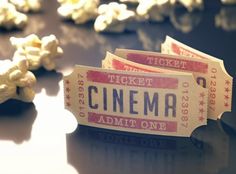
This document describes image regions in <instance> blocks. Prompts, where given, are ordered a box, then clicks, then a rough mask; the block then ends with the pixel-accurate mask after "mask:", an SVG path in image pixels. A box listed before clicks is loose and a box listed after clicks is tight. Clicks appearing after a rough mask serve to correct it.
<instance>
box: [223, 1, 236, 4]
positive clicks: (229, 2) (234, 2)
mask: <svg viewBox="0 0 236 174" xmlns="http://www.w3.org/2000/svg"><path fill="white" fill-rule="evenodd" d="M221 2H222V4H227V5H232V4H236V0H221Z"/></svg>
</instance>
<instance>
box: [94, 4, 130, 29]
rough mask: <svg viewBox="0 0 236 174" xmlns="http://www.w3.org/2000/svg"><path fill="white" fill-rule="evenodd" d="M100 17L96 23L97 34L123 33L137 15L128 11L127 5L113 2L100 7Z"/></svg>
mask: <svg viewBox="0 0 236 174" xmlns="http://www.w3.org/2000/svg"><path fill="white" fill-rule="evenodd" d="M98 13H99V16H98V17H97V18H96V20H95V23H94V29H95V31H97V32H104V31H110V32H123V31H124V30H125V28H126V24H127V23H128V22H130V21H131V20H132V19H133V18H134V16H135V13H134V12H133V11H131V10H128V9H127V5H125V4H119V3H117V2H111V3H109V4H102V5H100V6H99V7H98Z"/></svg>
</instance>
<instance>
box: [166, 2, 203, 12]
mask: <svg viewBox="0 0 236 174" xmlns="http://www.w3.org/2000/svg"><path fill="white" fill-rule="evenodd" d="M170 2H171V4H175V3H177V2H179V3H180V4H182V5H183V6H184V7H186V8H187V9H188V11H193V10H194V9H202V8H203V0H170Z"/></svg>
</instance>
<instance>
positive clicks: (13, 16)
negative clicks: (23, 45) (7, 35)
mask: <svg viewBox="0 0 236 174" xmlns="http://www.w3.org/2000/svg"><path fill="white" fill-rule="evenodd" d="M27 20H28V18H27V16H26V15H25V14H23V13H20V12H18V11H17V10H16V8H15V6H14V5H13V4H11V3H9V2H8V1H7V0H1V1H0V27H2V28H5V29H12V28H19V29H21V28H23V27H24V26H25V25H26V23H27Z"/></svg>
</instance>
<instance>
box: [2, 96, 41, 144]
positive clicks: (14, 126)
mask: <svg viewBox="0 0 236 174" xmlns="http://www.w3.org/2000/svg"><path fill="white" fill-rule="evenodd" d="M36 116H37V111H36V109H35V105H34V104H33V103H24V102H21V101H17V100H8V101H7V102H5V103H2V104H0V139H1V140H12V141H14V142H15V143H17V144H20V143H23V141H27V140H29V139H30V137H31V130H32V125H33V123H34V121H35V119H36Z"/></svg>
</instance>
